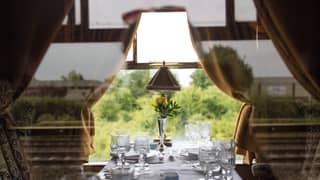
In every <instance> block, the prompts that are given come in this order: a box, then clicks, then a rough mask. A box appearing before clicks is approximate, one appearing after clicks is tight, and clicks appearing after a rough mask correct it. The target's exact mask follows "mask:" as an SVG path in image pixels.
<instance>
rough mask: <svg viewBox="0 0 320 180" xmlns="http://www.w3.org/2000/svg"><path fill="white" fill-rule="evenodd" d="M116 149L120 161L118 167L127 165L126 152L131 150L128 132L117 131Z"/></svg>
mask: <svg viewBox="0 0 320 180" xmlns="http://www.w3.org/2000/svg"><path fill="white" fill-rule="evenodd" d="M115 136H116V143H117V145H116V147H117V148H116V151H117V154H118V158H119V161H118V163H117V167H118V168H119V167H120V166H121V168H124V166H125V153H126V152H128V151H129V150H130V137H129V135H128V134H127V133H117V134H116V135H115Z"/></svg>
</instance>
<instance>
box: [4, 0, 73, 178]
mask: <svg viewBox="0 0 320 180" xmlns="http://www.w3.org/2000/svg"><path fill="white" fill-rule="evenodd" d="M72 3H73V1H72V0H55V1H51V0H30V1H19V0H14V1H10V3H9V6H10V7H8V8H11V11H10V16H9V22H10V23H9V24H8V31H9V36H8V37H7V39H8V42H7V43H6V44H7V45H8V46H6V51H5V55H4V57H3V59H2V60H1V61H0V115H1V119H0V137H1V141H0V159H1V162H0V165H1V167H0V175H1V176H0V178H1V179H29V175H28V170H27V165H26V161H25V159H24V158H23V157H24V156H23V153H22V149H21V147H20V145H19V142H18V137H17V133H16V131H15V130H9V127H10V126H11V125H12V124H11V123H12V120H9V119H10V118H9V116H8V114H7V113H6V112H5V109H6V108H7V107H8V106H9V105H10V104H11V103H12V102H14V100H15V99H17V98H18V97H19V96H20V94H21V93H22V92H23V90H24V89H25V88H26V87H27V85H28V84H29V82H30V80H31V79H32V77H33V75H34V73H35V72H36V70H37V68H38V66H39V64H40V62H41V60H42V58H43V56H44V54H45V52H46V50H47V49H48V47H49V45H50V42H51V41H52V40H53V38H54V37H55V33H56V32H57V30H58V29H59V27H60V25H61V23H62V21H63V19H64V17H65V15H66V14H67V13H68V12H69V10H70V9H71V6H72Z"/></svg>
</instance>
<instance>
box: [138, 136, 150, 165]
mask: <svg viewBox="0 0 320 180" xmlns="http://www.w3.org/2000/svg"><path fill="white" fill-rule="evenodd" d="M134 150H135V152H137V153H139V162H138V164H137V165H138V166H139V167H140V170H142V171H144V170H148V168H147V167H146V163H145V162H146V157H147V154H148V153H149V151H150V139H149V138H148V137H147V136H137V137H136V138H135V140H134Z"/></svg>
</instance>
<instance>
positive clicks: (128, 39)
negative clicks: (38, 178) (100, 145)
mask: <svg viewBox="0 0 320 180" xmlns="http://www.w3.org/2000/svg"><path fill="white" fill-rule="evenodd" d="M132 15H133V16H136V17H135V19H134V22H131V23H130V24H129V28H128V29H126V30H125V31H124V32H123V34H121V35H122V39H121V40H122V52H123V56H122V58H121V59H119V61H118V63H117V65H116V66H115V67H114V68H113V73H112V74H111V75H110V76H109V77H106V79H105V81H104V82H103V83H102V84H101V85H100V86H99V87H97V88H96V89H94V90H93V92H92V93H90V94H89V95H88V96H87V97H86V99H85V101H86V106H85V108H84V109H82V110H81V122H82V127H83V128H84V134H83V137H82V138H83V139H84V140H83V143H82V145H83V148H84V151H85V156H89V155H90V154H92V153H94V151H95V148H94V135H95V120H94V116H93V113H92V108H93V106H94V105H95V104H96V103H97V102H98V101H99V99H100V98H101V97H102V96H103V95H104V94H105V92H106V91H107V90H108V88H109V87H110V85H111V83H112V82H113V80H114V79H115V77H116V75H117V73H118V72H119V71H120V68H121V66H122V65H123V64H124V62H125V58H126V55H127V53H128V51H129V48H130V46H131V43H132V41H133V37H134V36H135V33H136V30H137V27H138V24H139V20H140V15H141V12H140V11H136V12H135V13H134V14H133V12H132ZM111 36H113V35H112V34H111ZM110 38H111V37H110Z"/></svg>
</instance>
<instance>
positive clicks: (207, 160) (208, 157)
mask: <svg viewBox="0 0 320 180" xmlns="http://www.w3.org/2000/svg"><path fill="white" fill-rule="evenodd" d="M219 153H220V149H219V148H218V147H216V146H202V147H200V148H199V161H200V166H201V168H202V169H203V171H204V172H205V180H209V179H210V178H211V177H214V178H216V176H219V175H220V170H221V167H220V165H219ZM201 180H202V179H201Z"/></svg>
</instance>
